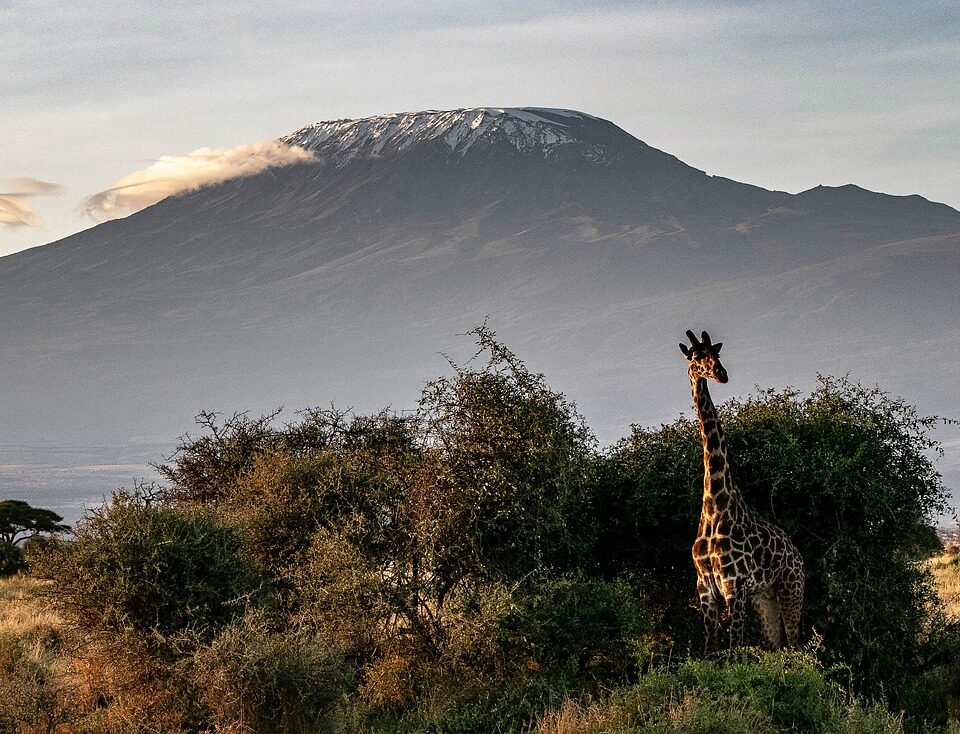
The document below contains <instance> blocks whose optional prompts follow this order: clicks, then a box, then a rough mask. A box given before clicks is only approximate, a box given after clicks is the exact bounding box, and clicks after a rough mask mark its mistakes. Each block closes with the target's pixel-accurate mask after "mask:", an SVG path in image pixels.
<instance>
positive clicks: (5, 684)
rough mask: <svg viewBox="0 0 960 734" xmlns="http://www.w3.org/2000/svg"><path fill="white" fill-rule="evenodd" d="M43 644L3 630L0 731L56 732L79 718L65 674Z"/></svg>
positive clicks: (4, 733) (2, 733)
mask: <svg viewBox="0 0 960 734" xmlns="http://www.w3.org/2000/svg"><path fill="white" fill-rule="evenodd" d="M52 657H53V656H52V655H50V654H49V651H47V650H45V649H44V648H43V647H42V646H37V645H33V646H31V649H28V647H27V645H26V641H25V640H23V639H20V638H18V637H17V636H15V635H12V634H9V633H6V632H2V631H0V734H7V732H9V734H14V733H15V732H34V731H36V732H53V731H56V730H57V729H58V727H61V726H63V725H66V724H69V723H71V722H73V721H74V720H75V719H76V718H77V712H76V706H75V703H74V700H73V697H72V695H71V694H72V693H73V691H72V690H71V689H70V687H69V685H68V684H67V682H66V680H65V679H64V677H63V676H61V675H57V674H56V672H55V671H54V670H53V669H52Z"/></svg>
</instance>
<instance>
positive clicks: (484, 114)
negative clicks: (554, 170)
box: [281, 107, 614, 166]
mask: <svg viewBox="0 0 960 734" xmlns="http://www.w3.org/2000/svg"><path fill="white" fill-rule="evenodd" d="M585 123H586V124H587V125H589V124H590V123H594V124H600V125H604V126H609V127H614V126H613V125H611V123H608V122H606V121H605V120H600V119H599V118H596V117H593V116H591V115H587V114H584V113H583V112H577V111H574V110H559V109H548V108H539V107H516V108H498V107H470V108H464V109H457V110H446V111H440V110H425V111H422V112H400V113H396V114H392V115H377V116H374V117H364V118H361V119H357V120H332V121H328V122H317V123H314V124H313V125H308V126H307V127H304V128H301V129H300V130H297V131H296V132H293V133H291V134H289V135H287V136H285V137H283V138H281V142H284V143H288V144H290V145H296V146H299V147H301V148H305V149H307V150H311V151H314V152H315V153H316V154H317V155H318V156H319V157H330V158H333V159H334V160H335V161H336V165H338V166H341V165H345V164H346V163H349V162H350V161H352V160H355V159H358V158H359V159H370V158H380V157H385V156H388V155H390V154H392V153H397V152H400V151H403V150H407V149H409V148H411V147H414V146H419V145H421V144H423V143H428V142H431V141H434V142H439V143H440V144H441V145H443V146H444V147H445V148H446V149H447V150H448V151H449V153H451V154H453V155H455V156H458V157H461V158H462V157H463V156H464V155H466V154H467V152H468V151H470V150H471V149H472V148H473V147H474V146H475V145H476V144H477V143H480V142H485V143H490V144H496V143H501V144H502V143H507V144H509V145H510V146H512V147H513V148H515V149H516V150H517V151H518V152H520V153H525V154H539V155H542V156H543V157H546V156H549V155H550V154H551V153H553V152H554V151H556V150H557V149H559V148H562V147H564V146H570V145H572V144H577V143H580V144H581V145H580V146H578V149H579V150H580V152H581V154H582V155H583V156H584V157H585V158H587V159H588V160H594V161H598V160H603V159H604V158H605V150H604V146H603V145H602V144H600V143H597V142H593V141H590V140H588V139H585V136H584V135H583V130H584V126H585Z"/></svg>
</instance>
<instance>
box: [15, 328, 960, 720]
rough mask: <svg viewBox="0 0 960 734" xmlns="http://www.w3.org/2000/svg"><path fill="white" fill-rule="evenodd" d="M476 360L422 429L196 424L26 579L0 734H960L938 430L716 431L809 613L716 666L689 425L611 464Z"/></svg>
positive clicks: (517, 373) (818, 413)
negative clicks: (694, 552)
mask: <svg viewBox="0 0 960 734" xmlns="http://www.w3.org/2000/svg"><path fill="white" fill-rule="evenodd" d="M473 336H474V337H475V338H476V341H477V347H478V352H479V353H478V356H477V357H476V358H475V359H474V360H473V361H471V362H469V363H467V364H466V365H462V366H456V365H454V366H452V372H451V374H450V375H448V376H446V377H441V378H438V379H435V380H433V381H430V382H428V383H427V384H426V386H425V387H424V390H423V393H422V396H421V399H420V404H419V408H418V409H417V410H416V411H412V412H403V413H400V412H394V411H390V410H384V411H382V412H379V413H376V414H372V415H357V414H354V413H351V412H344V411H339V410H337V409H335V408H329V409H310V410H305V411H303V412H300V413H296V414H293V415H290V416H286V415H271V416H264V417H260V418H254V417H251V416H248V415H216V414H211V413H203V414H201V415H200V416H199V417H198V423H199V425H198V428H197V429H196V435H194V436H185V437H184V438H183V439H182V440H181V443H180V445H179V446H178V447H177V448H176V450H175V452H174V453H173V454H172V455H171V456H169V457H167V458H166V459H164V460H163V463H162V465H161V466H160V468H159V471H160V474H161V476H162V477H163V481H162V482H161V483H160V484H157V485H144V486H137V487H134V488H132V489H129V490H119V491H117V492H115V493H114V494H113V496H112V498H111V499H110V500H109V501H107V502H106V503H105V504H104V505H103V506H102V507H99V508H98V509H95V510H93V511H91V512H88V514H87V515H86V517H85V518H84V519H83V520H81V521H80V522H79V523H78V524H77V525H76V526H75V527H74V528H73V531H72V533H71V534H68V535H62V536H56V535H55V536H53V537H39V536H38V537H36V538H34V539H32V540H31V541H30V542H28V543H26V544H25V548H24V549H23V553H22V557H18V558H15V559H14V558H12V557H8V559H7V560H8V566H7V570H8V571H16V573H13V574H12V575H9V576H8V577H7V578H5V579H4V580H2V581H0V732H11V733H13V732H18V733H19V732H22V733H24V734H26V733H30V734H33V733H36V732H45V733H48V734H50V733H62V734H68V733H70V734H72V733H74V732H77V733H79V732H89V733H91V734H93V733H103V734H106V733H108V732H110V733H125V732H130V733H133V732H224V733H227V732H229V733H231V734H233V733H236V734H240V733H241V732H290V733H292V732H323V731H330V732H370V733H373V732H409V733H410V734H412V733H413V732H424V733H426V732H437V733H439V732H451V733H453V732H463V733H464V734H466V733H467V732H477V733H479V732H525V733H526V732H536V733H538V734H599V733H600V732H611V733H612V732H617V733H620V732H623V733H627V732H644V733H646V732H649V733H651V734H652V733H654V732H656V733H658V734H659V733H663V734H667V733H674V732H675V733H677V734H680V733H683V734H688V733H689V734H693V733H694V732H702V733H704V734H706V733H708V732H721V733H723V732H727V733H729V734H740V733H741V732H743V733H746V732H771V733H772V732H836V733H837V734H843V733H849V734H853V733H855V732H856V733H863V734H867V733H875V734H894V733H899V732H953V733H956V732H960V724H958V723H957V720H956V717H957V716H958V715H960V658H958V653H960V553H958V552H957V549H956V548H954V547H951V546H949V545H948V546H947V547H944V545H943V544H942V543H941V541H940V539H939V538H938V537H937V535H936V532H935V530H934V527H933V518H935V517H937V514H938V513H939V512H940V511H942V510H943V508H944V507H945V503H946V489H945V487H944V486H943V483H942V480H941V478H940V476H939V474H938V473H937V471H936V469H935V465H934V463H933V458H932V457H934V456H935V455H936V452H937V449H938V446H937V444H936V442H935V441H934V440H933V439H932V438H931V432H932V430H933V428H934V427H935V426H936V425H937V424H938V422H939V421H940V419H938V418H935V417H926V416H922V415H919V414H918V413H917V412H916V411H915V410H914V409H913V408H912V407H911V406H910V405H908V404H906V403H904V402H903V401H901V400H899V399H897V398H894V397H891V396H890V395H888V394H887V393H885V392H883V391H882V390H881V389H875V388H866V387H863V386H861V385H859V384H856V383H855V382H852V381H850V380H848V379H844V378H831V377H822V378H820V381H819V385H818V387H817V388H816V389H814V390H813V391H811V392H810V393H806V394H803V393H800V392H797V391H794V390H783V391H773V390H770V391H764V390H757V391H755V392H754V393H753V394H752V395H750V396H749V397H747V398H743V399H738V400H734V401H730V402H727V403H724V404H723V405H721V406H720V407H719V415H720V419H721V421H722V423H723V426H724V429H725V435H726V440H727V442H728V447H727V448H728V453H729V455H730V462H731V465H732V468H733V471H734V473H735V476H736V477H737V478H738V482H739V489H740V491H741V492H742V494H743V496H744V498H745V499H746V501H747V502H748V503H749V504H750V505H751V506H752V507H753V508H755V510H756V511H757V512H758V513H759V514H761V515H762V516H764V517H766V518H768V519H770V520H772V521H774V522H776V523H777V524H778V525H779V526H781V527H782V528H783V529H784V530H785V531H786V532H787V533H788V534H789V535H790V536H791V537H792V539H793V541H794V542H795V544H796V545H797V548H798V549H799V551H800V552H801V554H802V556H803V559H804V565H805V569H806V576H807V592H806V599H805V603H804V610H803V630H802V636H801V644H800V646H799V647H798V649H793V650H766V649H764V648H763V646H762V645H761V636H760V633H759V630H758V629H757V625H756V623H755V622H751V624H752V626H748V630H747V636H748V642H749V645H748V646H745V647H742V648H739V649H737V650H735V651H732V652H729V651H722V652H714V653H711V654H708V655H705V654H704V653H703V646H704V637H703V631H702V625H701V620H700V615H699V611H698V610H697V609H696V608H695V606H694V602H695V600H696V588H695V575H694V571H693V566H692V564H691V560H690V546H691V543H692V541H693V538H694V535H695V532H696V527H697V518H698V515H699V512H700V507H701V499H702V498H701V491H702V472H703V465H702V447H701V443H700V435H699V433H698V430H697V425H696V423H694V422H693V421H691V420H689V419H686V418H684V419H679V420H677V421H676V422H674V423H672V424H668V425H662V426H659V427H655V428H645V427H640V426H635V427H634V428H633V430H632V432H631V433H630V435H628V436H626V437H625V438H623V439H622V440H620V441H619V442H617V443H615V444H614V445H613V446H611V447H609V448H607V449H603V450H601V449H599V448H598V446H597V442H596V440H595V439H594V437H593V435H592V433H591V431H590V429H589V428H588V427H587V426H586V425H585V423H584V421H583V419H582V418H581V417H580V415H579V413H578V412H577V409H576V406H575V404H574V403H573V402H571V401H570V400H569V399H568V398H567V397H565V396H564V395H562V394H560V393H557V392H555V391H554V390H552V389H551V388H550V386H549V384H548V381H547V378H546V377H544V376H543V375H539V374H535V373H531V372H530V371H529V370H528V369H527V368H526V366H525V365H524V363H523V362H522V361H521V359H520V358H518V356H517V355H515V354H513V353H512V352H511V351H510V350H509V348H508V347H507V346H505V345H504V344H503V343H501V342H500V341H498V339H497V338H496V335H495V334H493V333H492V332H490V331H489V330H488V329H486V328H485V327H481V328H478V329H477V330H475V332H474V334H473ZM678 359H679V357H678Z"/></svg>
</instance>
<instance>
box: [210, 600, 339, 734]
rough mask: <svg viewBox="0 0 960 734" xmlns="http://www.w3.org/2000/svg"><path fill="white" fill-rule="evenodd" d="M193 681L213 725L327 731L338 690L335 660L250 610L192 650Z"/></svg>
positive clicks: (282, 732) (311, 640)
mask: <svg viewBox="0 0 960 734" xmlns="http://www.w3.org/2000/svg"><path fill="white" fill-rule="evenodd" d="M191 671H192V678H193V681H194V685H195V686H196V689H197V690H198V692H199V697H200V700H201V701H202V703H203V704H204V705H205V706H206V708H207V710H208V711H209V712H210V713H209V717H210V718H209V723H210V724H211V725H212V726H213V728H214V729H215V730H216V731H218V732H224V734H226V733H227V732H237V733H238V734H239V733H240V732H248V731H257V732H277V734H299V733H301V732H302V733H303V734H313V733H314V732H321V731H326V730H328V729H329V728H330V726H331V724H332V720H333V719H332V713H333V709H334V707H335V705H336V704H337V702H338V700H339V697H340V695H341V690H342V687H343V679H344V674H343V670H342V661H340V660H339V658H338V657H337V656H336V655H335V654H332V652H331V650H330V649H329V647H328V646H327V645H324V644H323V643H322V642H321V641H320V640H318V639H317V638H315V637H312V636H310V635H307V634H304V633H298V632H296V631H291V630H282V629H281V630H278V629H275V626H274V625H272V624H271V622H270V620H268V619H267V618H266V617H265V616H264V615H262V614H261V613H258V612H252V613H249V614H247V615H245V616H244V617H242V618H241V619H238V620H236V621H234V622H233V623H232V624H230V625H229V626H228V627H226V628H225V629H224V630H223V631H222V632H221V633H220V634H219V636H218V637H217V638H216V639H215V640H213V642H211V643H210V644H209V645H208V646H205V647H203V648H201V649H200V650H198V652H197V653H196V655H195V657H194V660H193V661H192V665H191Z"/></svg>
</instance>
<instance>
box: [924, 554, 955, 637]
mask: <svg viewBox="0 0 960 734" xmlns="http://www.w3.org/2000/svg"><path fill="white" fill-rule="evenodd" d="M927 563H928V568H929V569H930V572H931V573H932V574H933V577H934V579H936V582H937V593H938V594H939V595H940V598H941V599H942V600H943V605H944V607H945V609H946V612H947V616H948V617H949V618H950V619H951V620H953V621H957V622H960V546H956V545H951V546H949V547H948V548H947V551H946V552H945V553H943V554H942V555H939V556H936V557H934V558H931V559H930V560H929V561H928V562H927Z"/></svg>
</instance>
